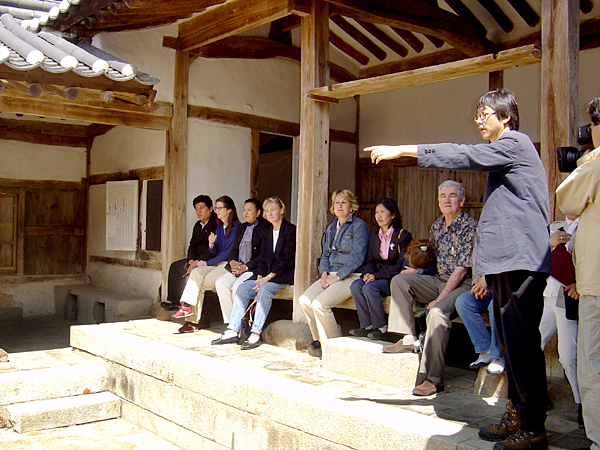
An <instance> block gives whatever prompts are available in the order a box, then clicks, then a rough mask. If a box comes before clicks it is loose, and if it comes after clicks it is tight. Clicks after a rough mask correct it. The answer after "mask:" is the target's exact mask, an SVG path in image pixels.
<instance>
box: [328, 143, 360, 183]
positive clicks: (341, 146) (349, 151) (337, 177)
mask: <svg viewBox="0 0 600 450" xmlns="http://www.w3.org/2000/svg"><path fill="white" fill-rule="evenodd" d="M355 153H356V146H355V145H354V144H345V143H341V142H332V143H331V154H330V159H329V191H330V192H333V191H335V190H336V189H350V190H351V191H352V192H354V170H355V164H354V155H355Z"/></svg>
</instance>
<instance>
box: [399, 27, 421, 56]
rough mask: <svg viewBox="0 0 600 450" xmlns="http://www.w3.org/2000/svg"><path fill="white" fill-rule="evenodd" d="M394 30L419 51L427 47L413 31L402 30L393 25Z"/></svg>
mask: <svg viewBox="0 0 600 450" xmlns="http://www.w3.org/2000/svg"><path fill="white" fill-rule="evenodd" d="M391 28H392V31H393V32H394V33H396V34H397V35H398V36H400V37H401V38H402V39H404V42H406V43H407V44H408V45H410V47H411V48H412V49H413V50H414V51H415V52H417V53H421V52H422V51H423V48H424V47H425V44H423V42H421V40H420V39H419V38H418V37H417V36H415V35H414V34H413V33H411V32H410V31H406V30H402V29H400V28H395V27H391Z"/></svg>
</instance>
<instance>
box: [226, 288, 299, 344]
mask: <svg viewBox="0 0 600 450" xmlns="http://www.w3.org/2000/svg"><path fill="white" fill-rule="evenodd" d="M255 283H256V281H255V280H248V281H244V282H243V283H242V284H241V285H240V287H238V290H237V292H236V293H235V300H234V301H233V311H231V317H230V318H229V327H228V328H230V329H232V330H235V331H237V332H238V333H239V331H240V328H241V327H242V317H244V313H245V312H246V309H247V308H248V306H249V305H250V303H251V302H252V300H254V297H256V312H255V313H254V321H253V322H252V329H251V330H250V331H252V333H257V334H260V333H261V331H262V328H263V325H264V324H265V320H267V315H268V314H269V311H270V310H271V304H272V303H273V297H275V294H277V293H278V292H279V291H280V290H282V289H283V288H284V287H286V286H287V285H286V284H279V283H272V282H270V281H267V283H265V284H264V285H263V286H262V287H261V288H260V290H259V291H258V294H257V293H256V292H255V291H254V290H253V288H254V286H255Z"/></svg>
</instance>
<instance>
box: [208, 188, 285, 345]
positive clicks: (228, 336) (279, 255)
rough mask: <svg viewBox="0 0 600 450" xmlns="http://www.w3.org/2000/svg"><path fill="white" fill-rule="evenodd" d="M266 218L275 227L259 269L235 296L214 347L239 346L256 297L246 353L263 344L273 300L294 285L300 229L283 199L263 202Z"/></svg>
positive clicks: (264, 243)
mask: <svg viewBox="0 0 600 450" xmlns="http://www.w3.org/2000/svg"><path fill="white" fill-rule="evenodd" d="M263 209H264V213H263V214H264V216H265V218H266V219H267V220H268V221H269V222H270V224H271V227H269V229H268V230H267V231H266V233H265V234H264V235H263V239H262V244H261V250H260V256H259V259H258V266H257V267H256V270H255V271H254V275H253V276H252V277H250V279H249V280H247V281H244V282H243V283H242V284H241V286H240V287H239V288H238V290H237V292H236V294H235V300H234V303H233V311H232V312H231V318H230V320H229V325H228V327H227V329H226V330H225V332H224V333H223V334H222V335H221V337H220V338H219V339H215V340H214V341H212V342H211V344H213V345H221V344H233V343H236V342H238V339H239V333H240V330H241V328H242V318H243V317H244V314H245V312H246V309H247V308H248V305H249V304H250V302H251V301H252V299H254V298H255V297H256V312H255V314H254V321H253V322H252V328H251V330H250V331H251V333H250V337H248V339H247V340H246V341H245V342H244V343H242V350H249V349H251V348H255V347H258V346H259V345H260V344H262V341H261V339H260V333H261V332H262V329H263V326H264V324H265V320H267V315H268V314H269V311H270V310H271V304H272V302H273V297H274V296H275V294H277V293H278V292H279V291H280V290H282V289H283V288H284V287H285V286H286V285H288V284H293V283H294V264H295V259H296V225H294V224H291V223H290V222H288V221H287V220H285V219H284V218H283V216H284V214H285V205H284V204H283V202H282V201H281V199H280V198H279V197H269V198H267V199H266V200H265V201H264V202H263Z"/></svg>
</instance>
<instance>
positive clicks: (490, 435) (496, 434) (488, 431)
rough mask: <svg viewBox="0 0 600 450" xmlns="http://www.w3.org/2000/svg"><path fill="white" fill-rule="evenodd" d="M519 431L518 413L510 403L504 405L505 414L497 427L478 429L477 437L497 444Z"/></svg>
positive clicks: (490, 426) (489, 426)
mask: <svg viewBox="0 0 600 450" xmlns="http://www.w3.org/2000/svg"><path fill="white" fill-rule="evenodd" d="M517 431H519V413H518V412H517V410H516V409H515V408H514V406H513V404H512V401H510V402H508V405H506V412H505V413H504V415H503V416H502V418H501V419H500V423H499V424H497V425H488V426H485V427H481V428H480V429H479V437H480V438H481V439H483V440H484V441H489V442H498V441H502V440H504V439H507V438H508V437H509V436H511V435H512V434H514V433H516V432H517Z"/></svg>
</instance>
